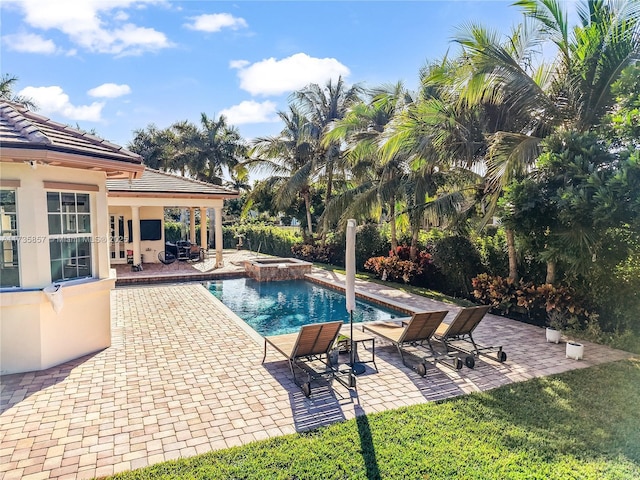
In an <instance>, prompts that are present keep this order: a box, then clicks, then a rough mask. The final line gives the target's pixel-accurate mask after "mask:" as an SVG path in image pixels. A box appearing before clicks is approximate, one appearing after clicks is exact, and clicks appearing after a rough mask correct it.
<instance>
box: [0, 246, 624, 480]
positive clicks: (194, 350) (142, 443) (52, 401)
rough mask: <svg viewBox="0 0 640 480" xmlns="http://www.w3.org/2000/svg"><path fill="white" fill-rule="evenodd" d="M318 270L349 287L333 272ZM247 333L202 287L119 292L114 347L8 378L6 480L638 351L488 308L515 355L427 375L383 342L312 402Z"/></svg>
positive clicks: (135, 459) (214, 445) (78, 471)
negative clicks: (567, 351)
mask: <svg viewBox="0 0 640 480" xmlns="http://www.w3.org/2000/svg"><path fill="white" fill-rule="evenodd" d="M226 260H227V259H226ZM225 268H226V267H225ZM312 276H313V277H314V278H315V279H316V280H321V281H325V282H332V283H334V284H335V285H337V286H341V285H344V277H343V276H341V275H338V274H335V273H331V272H324V271H314V273H313V274H312ZM356 288H357V289H358V291H360V292H371V293H372V294H374V295H376V296H378V297H380V298H386V299H387V300H388V301H389V302H399V303H401V304H402V305H405V306H406V307H407V308H412V309H416V310H424V309H427V310H428V309H434V308H438V309H441V308H447V309H449V310H451V313H450V315H451V316H453V315H454V314H455V310H456V308H455V307H451V306H450V305H445V304H442V303H439V302H435V301H433V300H429V299H425V298H422V297H416V296H414V295H410V294H407V293H404V292H400V291H398V290H394V289H391V288H389V287H386V286H384V285H376V284H370V283H367V282H362V281H358V282H357V284H356ZM345 318H346V313H345ZM247 328H248V327H246V326H244V324H243V323H242V322H241V321H240V320H239V319H238V318H237V317H236V316H235V315H234V314H233V313H232V312H230V311H229V310H228V309H227V308H226V307H225V306H224V305H222V304H221V303H220V302H219V301H218V300H217V299H215V298H214V297H213V296H212V295H211V294H210V293H209V292H208V291H207V290H206V289H205V288H204V287H203V286H202V285H201V284H195V283H191V284H177V285H176V284H174V285H156V286H135V287H128V288H119V289H116V290H115V291H113V293H112V335H113V338H112V346H111V347H110V348H107V349H105V350H103V351H100V352H97V353H95V354H93V355H88V356H86V357H83V358H81V359H77V360H74V361H71V362H68V363H65V364H63V365H60V366H57V367H54V368H51V369H48V370H46V371H41V372H31V373H26V374H16V375H7V376H4V377H2V379H1V387H0V388H1V390H0V401H1V404H0V478H2V479H4V480H9V479H14V478H21V479H25V480H27V479H40V478H56V479H66V478H89V477H93V476H102V475H109V474H112V473H115V472H120V471H123V470H128V469H134V468H138V467H142V466H145V465H149V464H153V463H157V462H162V461H164V460H169V459H175V458H178V457H187V456H191V455H196V454H199V453H203V452H207V451H210V450H214V449H220V448H225V447H230V446H234V445H240V444H244V443H247V442H251V441H254V440H261V439H265V438H268V437H272V436H278V435H284V434H288V433H293V432H295V431H304V430H307V429H310V428H316V427H319V426H322V425H326V424H329V423H333V422H337V421H342V420H345V419H349V418H353V417H354V416H356V414H362V413H365V414H369V413H374V412H380V411H383V410H387V409H392V408H397V407H401V406H407V405H414V404H418V403H422V402H426V401H433V400H439V399H444V398H449V397H454V396H457V395H462V394H465V393H468V392H474V391H481V390H488V389H491V388H495V387H497V386H500V385H504V384H508V383H511V382H517V381H522V380H527V379H530V378H533V377H538V376H543V375H549V374H553V373H559V372H564V371H567V370H571V369H575V368H584V367H588V366H591V365H595V364H599V363H603V362H609V361H615V360H619V359H623V358H628V357H629V356H631V355H630V354H628V353H626V352H621V351H617V350H612V349H609V348H607V347H604V346H600V345H594V344H589V343H587V344H586V345H585V359H584V360H582V361H574V360H569V359H566V358H565V355H564V344H560V345H555V344H547V343H546V342H545V335H544V330H543V329H541V328H538V327H534V326H531V325H525V324H522V323H519V322H515V321H512V320H508V319H505V318H502V317H497V316H493V315H488V316H487V317H486V318H485V319H484V320H483V321H482V323H481V324H480V326H479V327H478V330H477V335H476V337H477V340H478V341H480V342H486V343H497V342H499V343H501V344H503V345H504V346H505V351H506V352H507V353H508V355H509V358H508V360H507V362H506V363H504V364H500V363H497V362H494V361H491V360H483V361H479V362H477V364H476V368H475V369H474V370H469V369H467V368H464V369H463V370H460V371H454V370H451V369H448V368H446V367H444V366H437V367H433V366H430V367H429V368H428V373H427V375H426V376H425V377H424V378H422V377H420V376H418V375H417V374H416V373H415V372H413V371H411V370H409V369H408V368H406V367H404V366H403V365H402V364H401V362H400V358H399V356H398V355H397V352H396V350H395V348H392V347H390V346H384V343H383V342H382V341H376V343H377V344H376V363H377V366H378V368H379V372H378V373H375V371H373V370H371V369H367V371H366V372H365V374H364V375H361V376H359V377H358V388H357V391H352V392H349V391H348V390H347V389H345V388H344V387H342V386H341V385H339V384H338V383H337V382H334V385H333V386H330V385H324V386H320V387H315V388H314V390H313V393H312V396H311V398H306V397H305V396H304V395H303V393H302V391H301V390H300V389H299V388H298V387H297V386H295V384H294V383H293V381H292V379H291V376H290V373H289V369H288V366H287V363H286V362H285V361H283V358H282V357H281V356H279V355H277V354H276V353H275V352H271V353H270V354H269V355H268V356H267V362H266V363H265V364H264V365H261V363H260V362H261V360H262V352H263V350H262V343H261V342H260V337H259V336H257V334H255V333H251V331H249V330H247Z"/></svg>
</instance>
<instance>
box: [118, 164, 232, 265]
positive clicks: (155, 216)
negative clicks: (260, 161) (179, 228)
mask: <svg viewBox="0 0 640 480" xmlns="http://www.w3.org/2000/svg"><path fill="white" fill-rule="evenodd" d="M107 190H108V199H107V202H108V205H109V227H110V232H111V237H112V239H113V242H112V243H111V245H110V259H111V263H112V264H117V263H127V261H128V255H127V252H129V253H130V256H131V257H132V258H131V259H130V260H129V262H130V263H133V264H134V265H138V264H140V263H157V262H158V261H159V260H158V254H159V253H160V252H162V251H163V250H165V238H164V209H165V208H169V207H177V208H187V209H189V212H190V214H189V233H188V237H189V239H190V240H191V242H192V243H195V241H196V217H197V216H199V219H200V246H201V247H202V248H207V247H208V246H209V245H210V244H211V243H213V244H214V245H215V252H216V266H221V265H222V207H223V202H224V199H225V198H236V197H237V196H238V192H236V191H235V190H231V189H228V188H225V187H222V186H220V185H213V184H211V183H206V182H200V181H197V180H193V179H190V178H185V177H181V176H178V175H173V174H170V173H165V172H161V171H158V170H153V169H150V168H146V169H145V170H144V172H143V174H142V175H141V176H140V177H139V178H136V179H131V180H128V179H107ZM196 210H197V211H198V215H196ZM210 210H213V212H214V215H213V219H212V220H213V225H214V229H215V234H214V236H213V237H214V238H213V239H212V240H213V242H210V241H209V238H208V237H209V234H208V233H209V230H210V229H209V222H208V219H209V217H210V215H208V212H209V211H210Z"/></svg>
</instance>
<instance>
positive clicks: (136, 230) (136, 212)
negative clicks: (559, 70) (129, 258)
mask: <svg viewBox="0 0 640 480" xmlns="http://www.w3.org/2000/svg"><path fill="white" fill-rule="evenodd" d="M131 230H132V232H131V233H132V234H133V238H132V239H131V240H132V245H133V264H134V265H140V264H141V263H142V255H141V252H140V207H131Z"/></svg>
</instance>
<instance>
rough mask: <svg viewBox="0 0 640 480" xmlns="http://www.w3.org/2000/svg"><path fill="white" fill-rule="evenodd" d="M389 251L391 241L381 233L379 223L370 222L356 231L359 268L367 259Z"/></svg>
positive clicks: (357, 263)
mask: <svg viewBox="0 0 640 480" xmlns="http://www.w3.org/2000/svg"><path fill="white" fill-rule="evenodd" d="M343 237H344V235H343ZM388 251H389V241H388V240H387V238H386V236H384V235H382V234H381V233H380V230H379V228H378V225H375V224H372V223H368V224H366V225H361V226H359V227H358V229H357V232H356V267H357V268H362V267H363V266H364V264H365V262H366V261H367V259H369V258H371V257H377V256H380V255H384V254H385V253H387V252H388Z"/></svg>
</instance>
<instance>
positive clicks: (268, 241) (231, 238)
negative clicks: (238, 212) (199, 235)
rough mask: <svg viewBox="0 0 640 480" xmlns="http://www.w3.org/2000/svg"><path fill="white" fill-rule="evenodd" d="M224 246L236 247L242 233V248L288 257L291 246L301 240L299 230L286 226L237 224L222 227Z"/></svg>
mask: <svg viewBox="0 0 640 480" xmlns="http://www.w3.org/2000/svg"><path fill="white" fill-rule="evenodd" d="M222 234H223V239H224V248H236V246H237V245H238V235H242V237H243V238H242V244H243V246H242V248H243V249H247V250H252V251H254V252H257V251H260V253H265V254H267V255H276V256H279V257H290V256H291V247H292V246H293V245H295V244H296V243H300V242H301V241H302V236H301V235H300V231H299V230H297V229H291V228H287V227H274V226H262V225H238V226H231V227H224V228H223V229H222Z"/></svg>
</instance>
